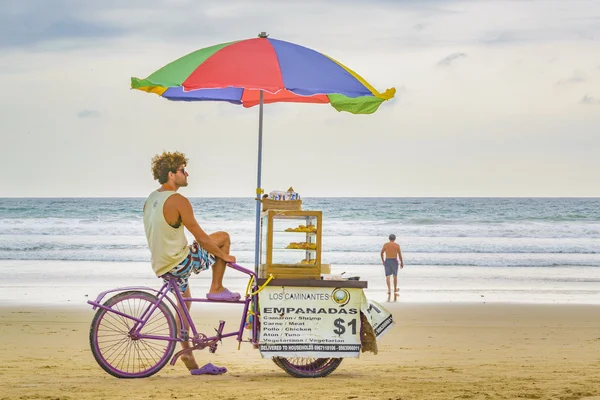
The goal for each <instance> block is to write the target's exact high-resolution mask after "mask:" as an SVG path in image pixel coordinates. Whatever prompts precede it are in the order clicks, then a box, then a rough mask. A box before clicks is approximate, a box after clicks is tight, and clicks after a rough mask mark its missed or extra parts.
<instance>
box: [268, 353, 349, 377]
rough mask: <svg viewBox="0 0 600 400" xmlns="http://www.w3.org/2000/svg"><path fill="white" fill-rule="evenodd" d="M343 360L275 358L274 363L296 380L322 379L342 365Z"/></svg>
mask: <svg viewBox="0 0 600 400" xmlns="http://www.w3.org/2000/svg"><path fill="white" fill-rule="evenodd" d="M342 360H343V358H306V357H296V358H284V357H273V362H274V363H275V365H277V366H278V367H279V368H281V369H283V370H284V371H285V372H287V373H288V374H290V375H291V376H293V377H295V378H322V377H325V376H327V375H329V374H331V373H332V372H333V371H335V370H336V368H337V367H339V365H340V364H341V363H342Z"/></svg>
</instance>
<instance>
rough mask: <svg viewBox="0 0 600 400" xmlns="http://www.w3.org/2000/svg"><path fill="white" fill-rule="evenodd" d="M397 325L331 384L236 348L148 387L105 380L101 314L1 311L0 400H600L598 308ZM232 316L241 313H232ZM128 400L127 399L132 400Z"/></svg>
mask: <svg viewBox="0 0 600 400" xmlns="http://www.w3.org/2000/svg"><path fill="white" fill-rule="evenodd" d="M385 306H386V307H388V309H389V310H390V311H391V312H392V313H393V314H394V318H395V320H396V325H395V326H394V327H393V328H392V330H391V331H389V332H388V333H387V334H386V335H385V336H384V337H383V338H382V339H381V341H380V342H379V349H380V352H379V354H377V355H373V354H371V353H365V354H362V355H361V357H360V358H359V359H345V360H344V361H343V362H342V364H341V366H340V367H339V368H338V369H337V370H336V371H335V372H333V374H332V375H330V376H329V377H326V378H321V379H297V378H293V377H290V376H289V375H287V374H286V373H285V372H284V371H283V370H281V369H280V368H278V367H277V366H276V365H275V364H274V363H273V362H271V361H270V360H267V359H262V358H261V356H260V353H259V352H258V351H257V350H254V349H252V346H250V345H249V344H247V343H243V344H242V347H241V350H239V351H238V350H237V342H236V341H235V340H234V339H226V340H225V341H224V343H223V345H222V346H221V347H220V348H219V349H218V350H217V353H216V354H209V353H208V352H207V351H202V352H197V353H196V358H197V359H198V362H199V363H200V364H201V365H202V364H203V363H205V362H212V363H214V364H216V365H219V366H226V367H227V368H228V369H229V372H227V373H226V374H223V375H219V376H191V375H189V373H188V372H187V370H186V369H185V367H184V365H183V364H182V363H181V362H179V363H178V364H177V365H176V366H174V367H171V366H166V367H165V368H164V369H163V370H162V371H160V372H159V373H158V374H156V375H154V376H152V377H150V378H145V379H135V380H122V379H117V378H114V377H112V376H110V375H108V374H107V373H105V372H104V371H103V370H102V369H101V368H100V367H99V366H98V365H97V364H96V361H95V360H94V358H93V356H92V354H91V351H90V348H89V343H88V334H89V326H90V322H91V320H92V317H93V314H94V312H93V311H92V310H91V308H90V309H89V310H87V311H86V310H85V309H81V308H76V307H72V308H51V307H46V308H37V309H36V308H31V307H27V308H23V307H20V308H19V307H10V308H9V307H4V308H0V338H1V339H2V340H1V341H0V347H1V350H0V360H1V362H0V399H63V400H66V399H79V400H92V399H93V400H99V399H117V398H129V399H174V398H178V399H186V398H196V399H197V398H202V399H239V398H247V399H303V398H304V399H306V398H309V399H317V398H324V399H328V400H331V399H403V400H406V399H455V398H456V399H517V398H520V399H523V398H528V399H565V400H566V399H600V306H587V305H586V306H584V305H533V304H483V303H481V304H403V303H401V302H398V303H385ZM229 307H232V308H229ZM236 310H237V309H236V308H235V306H224V308H222V309H219V311H218V313H217V312H215V311H214V309H213V311H212V312H210V313H209V312H204V313H203V312H201V311H200V309H199V308H196V309H195V310H193V315H194V317H195V318H196V320H203V321H204V322H203V323H202V324H200V325H201V329H204V331H205V332H207V333H209V332H213V328H212V327H213V326H216V321H217V320H218V319H225V320H226V321H228V324H229V327H231V326H233V325H235V324H236V323H237V317H236ZM126 394H127V395H126Z"/></svg>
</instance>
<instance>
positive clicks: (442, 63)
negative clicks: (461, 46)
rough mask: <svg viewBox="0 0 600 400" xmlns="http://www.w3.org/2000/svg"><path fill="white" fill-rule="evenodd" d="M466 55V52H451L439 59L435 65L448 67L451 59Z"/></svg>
mask: <svg viewBox="0 0 600 400" xmlns="http://www.w3.org/2000/svg"><path fill="white" fill-rule="evenodd" d="M466 56H467V53H452V54H450V55H449V56H448V57H445V58H443V59H441V60H440V61H439V62H438V63H437V66H438V67H449V66H450V64H452V62H453V61H455V60H457V59H459V58H463V57H466Z"/></svg>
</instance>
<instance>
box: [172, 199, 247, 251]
mask: <svg viewBox="0 0 600 400" xmlns="http://www.w3.org/2000/svg"><path fill="white" fill-rule="evenodd" d="M172 197H176V198H175V199H173V200H175V207H176V208H177V211H178V212H179V216H180V217H181V222H182V223H183V226H185V227H186V228H187V230H188V231H190V233H191V234H192V235H194V237H195V238H196V240H197V241H198V243H200V246H202V247H203V248H204V249H205V250H206V251H208V252H209V253H212V254H213V255H214V256H215V257H218V258H220V259H222V260H224V261H225V262H235V257H233V256H231V255H229V254H225V252H224V251H223V250H221V248H220V247H219V246H217V245H216V244H215V242H214V241H213V240H212V239H211V237H210V236H208V234H207V233H206V232H204V230H202V228H200V224H198V221H196V217H195V216H194V210H193V209H192V204H191V203H190V201H189V200H188V199H187V198H185V197H184V196H181V195H173V196H172Z"/></svg>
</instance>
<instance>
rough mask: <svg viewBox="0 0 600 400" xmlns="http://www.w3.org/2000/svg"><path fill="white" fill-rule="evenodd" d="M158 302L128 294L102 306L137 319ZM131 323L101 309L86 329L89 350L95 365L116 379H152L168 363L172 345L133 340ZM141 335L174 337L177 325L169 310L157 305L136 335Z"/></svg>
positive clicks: (163, 341)
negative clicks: (96, 363) (88, 330)
mask: <svg viewBox="0 0 600 400" xmlns="http://www.w3.org/2000/svg"><path fill="white" fill-rule="evenodd" d="M157 301H158V298H157V297H156V296H154V295H152V294H150V293H146V292H139V291H129V292H123V293H120V294H118V295H116V296H113V297H111V298H110V299H108V300H107V301H106V302H105V303H104V305H105V306H106V307H110V308H111V309H113V310H116V311H119V312H122V313H123V314H126V315H129V316H132V317H135V318H140V317H141V316H142V315H143V314H144V312H145V311H146V310H147V309H149V308H150V307H152V306H153V305H154V304H156V302H157ZM134 324H135V321H134V320H132V319H129V318H125V317H123V316H121V315H118V314H115V313H113V312H111V311H108V310H105V309H102V308H100V309H98V311H97V312H96V315H95V316H94V319H93V320H92V325H91V327H90V347H91V348H92V353H93V354H94V358H95V359H96V361H97V362H98V364H99V365H100V366H101V367H102V369H104V370H105V371H106V372H108V373H109V374H111V375H113V376H116V377H117V378H145V377H148V376H151V375H154V374H155V373H157V372H158V371H160V369H161V368H162V367H164V366H165V364H166V363H167V362H168V361H169V359H170V358H171V356H172V355H173V351H175V346H176V342H175V341H174V340H166V339H148V338H135V337H134V336H133V335H132V333H133V332H132V328H133V326H134ZM140 334H142V335H152V336H159V337H164V338H172V339H174V338H176V337H177V325H176V324H175V319H174V318H173V314H172V313H171V310H169V307H168V306H167V305H166V304H165V303H164V302H162V301H161V302H160V303H159V305H158V307H157V308H156V310H154V312H153V314H152V315H151V316H150V319H149V320H148V322H147V323H146V324H145V325H144V327H143V328H142V330H141V331H140Z"/></svg>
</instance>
